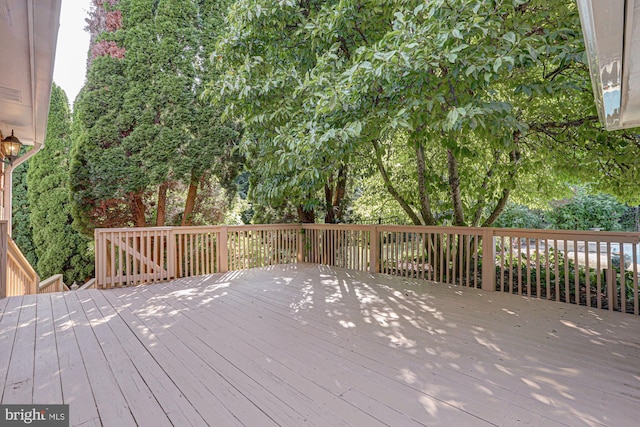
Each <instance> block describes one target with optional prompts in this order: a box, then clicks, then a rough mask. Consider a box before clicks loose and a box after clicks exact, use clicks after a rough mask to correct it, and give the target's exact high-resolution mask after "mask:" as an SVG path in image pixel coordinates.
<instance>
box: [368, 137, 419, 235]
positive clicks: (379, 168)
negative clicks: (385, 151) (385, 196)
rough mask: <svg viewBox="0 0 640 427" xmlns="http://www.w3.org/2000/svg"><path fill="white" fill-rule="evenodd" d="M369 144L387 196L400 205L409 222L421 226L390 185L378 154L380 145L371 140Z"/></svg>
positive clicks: (407, 205) (404, 201) (380, 155)
mask: <svg viewBox="0 0 640 427" xmlns="http://www.w3.org/2000/svg"><path fill="white" fill-rule="evenodd" d="M371 142H372V143H373V147H374V148H375V152H376V164H377V166H378V171H379V172H380V175H381V176H382V180H383V181H384V186H385V188H386V189H387V191H388V192H389V194H391V196H392V197H393V198H394V199H395V200H396V202H398V204H400V207H402V209H403V210H404V211H405V212H406V213H407V215H409V218H410V219H411V221H413V223H414V224H415V225H423V224H422V222H421V221H420V218H419V217H418V215H416V213H415V212H414V211H413V209H411V206H409V204H408V203H407V201H406V200H404V199H403V198H402V196H401V195H400V193H398V191H397V190H396V189H395V187H394V186H393V184H392V183H391V179H390V178H389V174H387V170H386V169H385V167H384V163H383V162H382V154H380V145H379V144H378V141H376V140H373V141H371Z"/></svg>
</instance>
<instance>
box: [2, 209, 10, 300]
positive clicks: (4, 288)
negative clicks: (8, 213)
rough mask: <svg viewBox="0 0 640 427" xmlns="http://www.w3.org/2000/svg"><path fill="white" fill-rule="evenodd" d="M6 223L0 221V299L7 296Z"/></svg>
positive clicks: (7, 236)
mask: <svg viewBox="0 0 640 427" xmlns="http://www.w3.org/2000/svg"><path fill="white" fill-rule="evenodd" d="M8 238H9V235H8V234H7V221H0V298H4V297H6V296H7V273H8V270H7V251H8V248H7V239H8Z"/></svg>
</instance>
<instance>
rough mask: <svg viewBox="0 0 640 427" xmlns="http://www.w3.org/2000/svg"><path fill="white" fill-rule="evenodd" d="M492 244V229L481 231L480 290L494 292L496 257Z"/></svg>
mask: <svg viewBox="0 0 640 427" xmlns="http://www.w3.org/2000/svg"><path fill="white" fill-rule="evenodd" d="M495 249H496V248H495V246H494V244H493V229H492V228H483V229H482V290H483V291H495V290H496V268H495V265H496V255H495Z"/></svg>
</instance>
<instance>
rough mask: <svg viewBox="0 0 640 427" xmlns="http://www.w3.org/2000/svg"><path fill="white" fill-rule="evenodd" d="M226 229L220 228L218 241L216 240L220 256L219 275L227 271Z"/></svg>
mask: <svg viewBox="0 0 640 427" xmlns="http://www.w3.org/2000/svg"><path fill="white" fill-rule="evenodd" d="M227 232H228V227H226V226H223V227H220V239H218V253H219V254H220V273H226V272H227V271H229V245H228V235H227Z"/></svg>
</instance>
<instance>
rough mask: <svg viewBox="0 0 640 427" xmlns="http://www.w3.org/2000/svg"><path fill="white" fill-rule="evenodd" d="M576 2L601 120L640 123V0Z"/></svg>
mask: <svg viewBox="0 0 640 427" xmlns="http://www.w3.org/2000/svg"><path fill="white" fill-rule="evenodd" d="M577 2H578V9H579V11H580V20H581V22H582V32H583V34H584V40H585V47H586V51H587V57H588V60H589V69H590V72H591V82H592V84H593V93H594V97H595V101H596V106H597V109H598V116H599V117H600V121H601V123H602V124H603V125H604V126H605V128H606V129H607V130H615V129H624V128H632V127H637V126H640V0H577Z"/></svg>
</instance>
